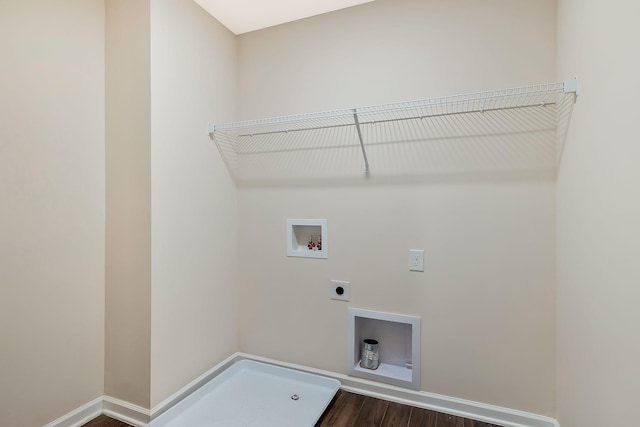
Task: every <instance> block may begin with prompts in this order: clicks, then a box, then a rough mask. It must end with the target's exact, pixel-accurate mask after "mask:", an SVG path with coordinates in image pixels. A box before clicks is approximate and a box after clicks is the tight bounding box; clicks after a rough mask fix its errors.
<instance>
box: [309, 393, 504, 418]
mask: <svg viewBox="0 0 640 427" xmlns="http://www.w3.org/2000/svg"><path fill="white" fill-rule="evenodd" d="M316 427H498V426H496V425H493V424H487V423H483V422H480V421H474V420H470V419H467V418H461V417H456V416H453V415H448V414H443V413H441V412H435V411H429V410H427V409H421V408H416V407H413V406H408V405H401V404H399V403H394V402H388V401H386V400H380V399H375V398H373V397H367V396H361V395H359V394H354V393H349V392H346V391H342V390H339V391H338V393H337V394H336V396H335V397H334V398H333V400H332V401H331V403H330V404H329V407H328V408H327V410H326V411H325V412H324V414H323V415H322V418H320V421H318V423H317V424H316Z"/></svg>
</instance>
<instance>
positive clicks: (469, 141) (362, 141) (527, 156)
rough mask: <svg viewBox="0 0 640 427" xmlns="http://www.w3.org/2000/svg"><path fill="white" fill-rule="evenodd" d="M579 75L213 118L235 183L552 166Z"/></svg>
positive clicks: (214, 133)
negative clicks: (289, 112)
mask: <svg viewBox="0 0 640 427" xmlns="http://www.w3.org/2000/svg"><path fill="white" fill-rule="evenodd" d="M576 96H577V81H576V80H570V81H565V82H559V83H548V84H541V85H533V86H524V87H516V88H509V89H501V90H494V91H486V92H478V93H472V94H465V95H454V96H446V97H438V98H430V99H424V100H417V101H410V102H401V103H393V104H386V105H378V106H372V107H361V108H352V109H342V110H334V111H326V112H319V113H308V114H298V115H293V116H283V117H274V118H267V119H259V120H247V121H241V122H233V123H223V124H210V125H209V133H210V136H211V139H213V140H214V141H215V142H216V144H217V146H218V148H219V150H220V153H221V154H222V156H223V158H224V160H225V163H226V164H227V167H228V168H229V169H230V171H231V173H232V175H233V176H234V178H235V179H236V180H238V181H254V180H269V179H272V180H279V179H314V178H336V177H357V176H362V175H363V173H364V174H369V173H371V174H372V175H374V174H375V175H406V174H424V173H448V172H449V173H451V172H453V173H455V172H470V171H487V170H489V171H495V170H514V169H516V170H522V169H527V170H534V169H554V168H555V167H556V164H557V162H558V161H559V159H560V157H561V153H562V144H563V142H564V136H565V134H566V130H567V125H568V121H569V118H570V116H571V110H572V108H573V104H574V102H575V99H576Z"/></svg>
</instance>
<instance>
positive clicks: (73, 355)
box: [0, 0, 105, 427]
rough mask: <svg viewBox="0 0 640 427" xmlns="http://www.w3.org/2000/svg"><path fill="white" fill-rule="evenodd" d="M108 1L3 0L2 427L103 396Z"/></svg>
mask: <svg viewBox="0 0 640 427" xmlns="http://www.w3.org/2000/svg"><path fill="white" fill-rule="evenodd" d="M104 37H105V36H104V2H103V1H102V0H69V1H65V2H60V1H57V2H51V1H30V2H23V1H17V0H16V1H3V2H1V3H0V55H1V56H2V61H1V62H0V242H2V243H0V284H1V285H0V289H1V290H0V425H3V426H12V427H35V426H41V425H44V424H46V423H48V422H49V421H52V420H54V419H56V418H57V417H59V416H61V415H63V414H65V413H66V412H68V411H70V410H72V409H75V408H77V407H78V406H80V405H83V404H85V403H87V402H88V401H90V400H92V399H95V398H96V397H98V396H100V395H102V393H103V369H104V243H105V238H104V232H105V230H104V218H105V200H104V199H105V177H104V174H105V168H104V161H105V157H104V131H105V122H104V102H105V97H104V46H105V39H104Z"/></svg>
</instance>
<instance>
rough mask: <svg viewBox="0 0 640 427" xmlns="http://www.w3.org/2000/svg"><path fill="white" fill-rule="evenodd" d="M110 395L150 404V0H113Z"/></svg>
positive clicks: (109, 20) (109, 32) (109, 39)
mask: <svg viewBox="0 0 640 427" xmlns="http://www.w3.org/2000/svg"><path fill="white" fill-rule="evenodd" d="M105 5H106V50H105V57H106V81H105V86H106V131H107V132H106V189H107V197H106V202H107V209H106V213H107V215H106V258H105V263H106V290H105V302H106V304H105V323H106V325H105V326H106V327H105V334H106V335H105V394H106V395H108V396H111V397H115V398H117V399H121V400H124V401H125V402H130V403H133V404H135V405H139V406H142V407H145V408H148V407H149V399H150V376H151V366H150V365H151V361H150V358H151V354H150V353H151V100H150V92H151V83H150V72H151V65H150V62H151V57H150V53H151V52H150V50H151V46H150V38H151V35H150V19H151V17H150V2H149V0H107V1H106V3H105Z"/></svg>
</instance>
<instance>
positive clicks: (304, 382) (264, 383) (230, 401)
mask: <svg viewBox="0 0 640 427" xmlns="http://www.w3.org/2000/svg"><path fill="white" fill-rule="evenodd" d="M339 388H340V382H339V381H338V380H335V379H331V378H325V377H322V376H319V375H313V374H309V373H306V372H300V371H296V370H293V369H287V368H281V367H278V366H273V365H269V364H266V363H260V362H254V361H251V360H242V361H240V362H237V363H235V364H234V365H233V366H231V367H230V368H228V369H227V370H225V371H224V372H223V373H221V374H220V375H218V376H217V377H215V378H214V379H212V380H211V381H209V382H208V383H207V384H205V385H204V386H202V387H201V388H200V389H198V390H196V391H195V392H194V393H193V394H191V395H190V396H188V397H187V398H185V399H184V400H182V401H181V402H179V403H178V404H177V405H175V406H174V407H173V408H171V409H169V410H168V411H167V412H165V413H164V414H162V415H160V416H159V417H158V418H157V419H155V420H153V421H152V422H151V424H149V426H150V427H185V426H189V427H254V426H255V427H258V426H259V427H306V426H308V427H313V426H314V425H315V423H316V422H317V421H318V419H319V418H320V416H321V415H322V413H323V412H324V410H325V409H326V408H327V406H328V405H329V403H330V402H331V399H332V398H333V396H334V395H335V394H336V392H337V391H338V389H339Z"/></svg>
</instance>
